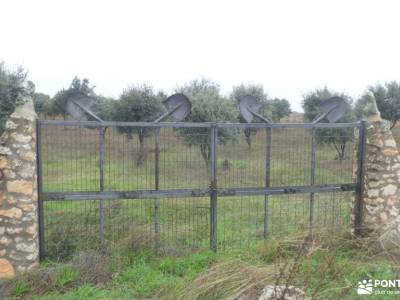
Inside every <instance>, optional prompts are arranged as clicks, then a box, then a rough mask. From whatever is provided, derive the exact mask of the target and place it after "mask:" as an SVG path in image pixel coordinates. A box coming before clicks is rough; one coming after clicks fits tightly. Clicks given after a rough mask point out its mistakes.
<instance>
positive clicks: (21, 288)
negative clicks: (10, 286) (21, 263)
mask: <svg viewBox="0 0 400 300" xmlns="http://www.w3.org/2000/svg"><path fill="white" fill-rule="evenodd" d="M29 290H30V289H29V284H28V283H27V282H26V281H24V280H21V281H18V282H17V283H16V284H15V290H14V294H15V296H17V297H21V296H23V295H24V294H26V293H28V292H29Z"/></svg>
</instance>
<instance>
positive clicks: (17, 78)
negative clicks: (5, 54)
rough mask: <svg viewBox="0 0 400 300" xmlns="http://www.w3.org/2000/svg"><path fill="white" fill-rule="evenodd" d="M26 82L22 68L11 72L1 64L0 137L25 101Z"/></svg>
mask: <svg viewBox="0 0 400 300" xmlns="http://www.w3.org/2000/svg"><path fill="white" fill-rule="evenodd" d="M25 81H26V72H25V71H24V70H23V69H22V68H19V69H17V70H16V71H11V70H8V69H7V68H6V67H5V64H4V63H3V62H0V135H1V134H2V133H3V131H4V129H5V127H4V126H5V122H6V120H7V118H8V116H9V115H10V114H12V113H13V112H14V110H15V107H16V106H17V105H19V104H22V103H23V101H24V100H23V95H24V92H25V89H24V84H25Z"/></svg>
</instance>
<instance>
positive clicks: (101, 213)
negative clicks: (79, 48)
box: [99, 126, 106, 244]
mask: <svg viewBox="0 0 400 300" xmlns="http://www.w3.org/2000/svg"><path fill="white" fill-rule="evenodd" d="M105 133H106V129H105V127H104V126H100V127H99V147H100V149H99V150H100V153H99V155H100V157H99V162H100V163H99V167H100V192H104V156H105ZM99 201H100V202H99V217H100V227H99V231H100V242H101V244H103V243H104V199H103V198H102V197H100V200H99Z"/></svg>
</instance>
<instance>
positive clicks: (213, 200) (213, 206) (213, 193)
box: [210, 124, 218, 251]
mask: <svg viewBox="0 0 400 300" xmlns="http://www.w3.org/2000/svg"><path fill="white" fill-rule="evenodd" d="M210 138H211V140H210V146H211V153H210V169H211V170H210V171H211V172H210V175H211V178H210V179H211V182H210V246H211V249H212V250H214V251H217V222H218V220H217V214H218V212H217V209H218V208H217V141H218V127H217V125H216V124H214V125H212V127H211V136H210Z"/></svg>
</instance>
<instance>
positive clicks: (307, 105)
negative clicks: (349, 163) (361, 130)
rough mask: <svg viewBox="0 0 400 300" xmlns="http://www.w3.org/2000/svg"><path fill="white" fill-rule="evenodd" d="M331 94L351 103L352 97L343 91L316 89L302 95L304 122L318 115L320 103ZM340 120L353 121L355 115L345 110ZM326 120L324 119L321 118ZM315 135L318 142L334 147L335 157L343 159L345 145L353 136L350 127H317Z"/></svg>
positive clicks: (351, 111)
mask: <svg viewBox="0 0 400 300" xmlns="http://www.w3.org/2000/svg"><path fill="white" fill-rule="evenodd" d="M333 96H339V97H342V98H344V99H345V100H346V101H347V102H348V103H349V104H352V99H351V98H350V97H349V96H348V95H346V94H343V93H338V92H336V91H331V90H329V89H328V88H327V87H324V88H323V89H316V90H314V91H312V92H310V93H308V94H305V95H304V96H303V102H302V105H303V109H304V119H305V121H306V122H312V121H313V120H314V119H315V118H316V117H317V116H319V115H320V114H321V113H322V111H321V110H320V108H319V107H320V104H321V103H322V102H323V101H325V100H327V99H328V98H331V97H333ZM340 121H341V122H353V121H355V115H354V111H353V110H349V111H347V112H346V113H345V114H344V115H343V117H342V118H341V119H340ZM322 122H326V120H322ZM316 137H317V141H318V142H319V143H326V144H328V145H331V146H333V147H334V148H335V150H336V152H337V158H338V159H339V160H343V158H344V155H345V151H346V145H347V143H348V142H349V141H351V140H352V138H353V132H352V130H351V128H350V129H349V128H335V129H329V128H318V129H317V130H316Z"/></svg>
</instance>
